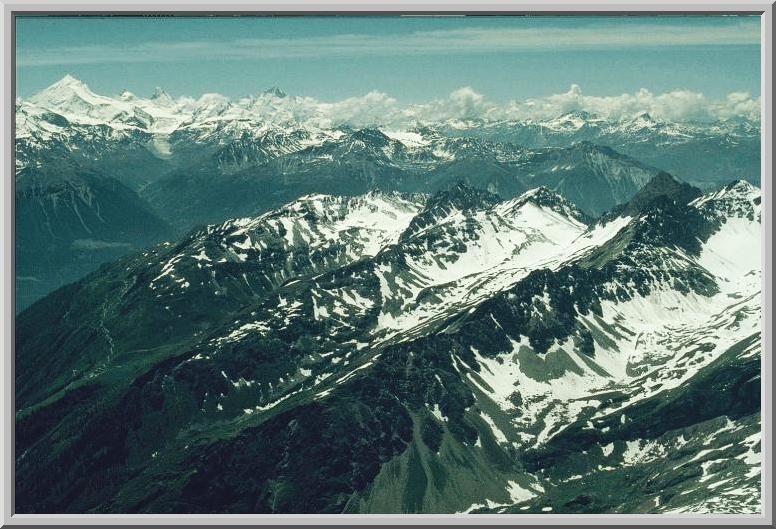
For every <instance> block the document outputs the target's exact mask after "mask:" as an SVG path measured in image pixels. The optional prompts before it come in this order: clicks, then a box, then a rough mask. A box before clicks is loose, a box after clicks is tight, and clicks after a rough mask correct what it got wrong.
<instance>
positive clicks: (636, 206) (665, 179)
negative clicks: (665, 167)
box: [621, 171, 702, 217]
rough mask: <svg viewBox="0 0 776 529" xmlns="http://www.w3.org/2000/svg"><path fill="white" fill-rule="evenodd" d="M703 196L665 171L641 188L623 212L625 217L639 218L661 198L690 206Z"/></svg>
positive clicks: (696, 189) (699, 191)
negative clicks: (694, 200) (693, 201)
mask: <svg viewBox="0 0 776 529" xmlns="http://www.w3.org/2000/svg"><path fill="white" fill-rule="evenodd" d="M701 194H702V192H701V190H700V189H698V188H696V187H693V186H691V185H690V184H687V183H685V182H680V181H679V180H677V179H676V178H674V177H673V176H671V175H670V174H669V173H667V172H665V171H661V172H659V173H658V174H657V175H655V177H654V178H652V180H650V181H649V182H647V184H646V185H645V186H644V187H643V188H641V190H640V191H639V192H638V193H636V195H635V196H634V197H633V198H632V199H631V200H630V201H629V202H628V203H627V205H625V206H624V208H623V209H622V211H621V215H623V216H632V217H635V216H638V215H639V214H640V213H642V212H643V211H645V210H646V209H648V208H649V207H650V206H651V205H652V203H653V202H654V201H655V200H657V199H660V198H667V199H670V200H672V201H674V202H676V203H678V204H682V205H684V204H688V203H690V202H691V201H692V200H693V199H695V198H697V197H699V196H700V195H701Z"/></svg>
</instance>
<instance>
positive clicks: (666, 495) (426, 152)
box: [15, 96, 762, 513]
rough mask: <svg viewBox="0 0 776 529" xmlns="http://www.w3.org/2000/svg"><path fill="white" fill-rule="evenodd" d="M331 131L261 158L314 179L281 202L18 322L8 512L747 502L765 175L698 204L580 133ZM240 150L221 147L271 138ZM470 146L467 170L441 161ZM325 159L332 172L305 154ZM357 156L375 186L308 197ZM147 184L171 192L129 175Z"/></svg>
mask: <svg viewBox="0 0 776 529" xmlns="http://www.w3.org/2000/svg"><path fill="white" fill-rule="evenodd" d="M160 97H163V96H160ZM273 97H275V96H273ZM125 99H129V96H127V97H126V98H125ZM213 107H214V108H216V105H215V104H214V105H213ZM139 108H141V109H142V108H144V107H142V106H139ZM144 111H145V112H148V113H149V114H150V115H152V116H154V114H153V113H152V112H151V111H150V110H149V109H148V108H147V107H146V109H145V110H144ZM78 112H80V113H83V114H85V115H88V116H90V119H95V120H96V119H98V118H99V119H103V118H104V115H103V114H95V113H94V112H92V111H91V110H89V109H88V108H83V107H78ZM134 115H136V114H134ZM122 119H126V120H129V119H130V118H129V117H126V118H122ZM154 119H159V120H161V119H162V118H161V117H158V118H154ZM90 126H91V125H90ZM97 126H98V127H100V126H101V125H97ZM133 127H135V128H132V129H127V130H129V131H131V132H127V134H130V135H131V136H132V137H135V136H137V137H141V136H142V134H145V132H142V130H141V127H140V126H138V125H133ZM112 130H115V129H112ZM114 133H115V132H112V131H111V132H107V131H106V134H105V135H106V137H107V136H111V135H113V134H114ZM177 133H178V132H173V133H171V138H173V139H172V141H171V143H170V144H169V145H170V148H169V150H170V152H175V150H176V147H175V145H176V142H175V140H174V137H175V134H177ZM180 133H181V134H184V132H180ZM200 133H201V131H197V132H195V131H187V132H185V134H200ZM116 134H117V133H116ZM218 134H220V132H219V133H218ZM321 134H323V135H325V136H326V139H324V140H323V141H321V142H320V143H316V144H314V145H308V146H306V147H304V148H302V149H299V150H296V151H293V150H291V151H289V152H295V155H294V156H293V157H289V158H287V159H286V158H284V157H283V155H280V154H277V151H273V152H274V153H275V154H272V156H273V157H274V158H273V160H275V161H274V162H272V163H277V164H280V163H281V162H279V160H286V161H287V162H288V163H289V164H291V163H293V162H294V160H296V161H297V162H298V163H299V165H300V166H301V169H300V168H297V167H293V168H288V173H286V174H288V175H289V176H288V178H289V180H288V182H290V183H293V185H296V186H297V188H299V189H303V190H304V192H305V193H307V194H304V195H303V196H299V197H294V198H291V199H289V200H286V201H285V202H284V203H283V204H282V205H279V206H275V205H272V204H274V202H273V200H277V201H283V200H285V197H286V196H285V195H283V194H282V192H277V191H276V189H277V188H276V187H274V186H272V187H270V186H269V185H267V182H269V180H267V181H265V187H264V191H265V194H272V193H276V192H277V193H278V194H277V196H275V197H274V198H273V199H271V200H270V199H267V202H265V204H266V206H265V208H266V211H263V212H258V213H257V214H250V215H248V216H243V217H236V218H228V219H219V220H217V221H215V222H211V223H209V224H207V225H202V226H198V227H194V228H192V229H189V231H187V232H186V233H185V234H184V235H182V236H177V235H176V236H175V237H174V238H172V239H171V241H169V242H162V243H159V244H156V245H153V246H150V247H147V248H145V249H142V250H139V251H134V252H132V253H129V254H128V255H126V256H124V257H120V258H118V259H115V260H112V261H111V262H109V263H107V264H104V265H102V266H101V267H100V268H99V269H98V270H95V271H93V272H92V273H90V274H89V275H87V276H86V277H84V278H82V279H80V280H78V281H76V282H74V283H71V284H68V285H66V286H64V287H62V288H60V289H58V290H56V291H54V292H52V293H50V294H49V295H47V296H46V297H44V298H43V299H42V300H40V301H38V302H36V303H34V304H32V305H31V306H29V307H28V308H27V309H26V310H24V311H22V312H21V313H20V314H19V315H18V316H17V326H16V374H15V377H16V379H15V388H16V391H15V395H16V405H17V416H16V436H15V442H16V446H15V454H16V475H17V477H20V478H21V479H20V480H18V482H17V483H18V484H17V490H16V511H17V512H24V513H36V512H37V513H41V512H47V513H54V512H56V513H66V512H80V513H83V512H88V513H181V512H187V513H273V512H274V513H394V512H399V513H454V512H478V513H483V512H489V513H618V512H619V513H708V512H713V513H755V512H760V511H761V488H760V479H761V474H760V466H761V447H760V442H761V441H760V440H761V434H760V384H761V378H760V354H761V342H760V340H761V304H762V302H761V265H760V237H761V198H760V191H759V189H757V188H756V187H755V186H753V185H752V184H751V183H749V182H746V181H743V180H736V181H733V182H731V183H728V184H726V185H724V186H721V187H718V188H716V189H714V190H712V191H706V192H704V191H703V190H701V189H698V188H697V187H694V186H692V185H690V184H688V183H684V182H682V181H679V180H677V179H676V178H674V177H673V176H671V175H670V174H668V173H666V172H663V171H660V170H657V169H651V168H650V167H649V166H646V165H642V164H640V163H639V162H635V161H634V160H632V159H630V158H628V157H627V156H624V155H621V154H618V153H616V152H615V151H612V150H611V149H610V148H607V147H601V146H597V145H594V144H591V143H578V144H574V145H572V146H569V147H542V148H528V149H526V148H523V147H518V146H514V145H512V144H510V143H505V142H494V141H493V140H491V139H481V138H475V139H472V138H467V139H461V138H453V137H448V136H445V135H442V134H440V136H434V135H433V134H436V133H433V134H432V133H429V132H424V133H417V134H418V136H415V134H416V133H405V134H408V135H406V136H403V137H401V138H400V139H397V138H396V137H395V135H394V137H393V138H392V137H391V136H390V135H389V134H387V133H385V132H384V131H380V130H378V129H360V130H352V131H344V130H343V131H340V132H339V133H335V132H332V131H325V132H321ZM289 135H290V136H293V134H291V133H288V134H287V135H286V136H284V138H285V139H284V140H283V141H282V142H281V141H276V142H273V143H272V145H273V146H274V147H272V148H277V146H278V145H281V144H282V145H286V146H289V145H292V144H293V141H292V140H291V139H288V138H289ZM190 137H191V136H190ZM429 137H433V138H434V139H433V140H427V138H429ZM100 141H102V140H100ZM132 141H135V140H132ZM132 141H130V143H131V142H132ZM165 141H166V140H165ZM294 141H311V140H309V139H306V140H300V139H298V138H297V139H296V140H294ZM425 141H430V143H429V144H428V145H426V144H425V143H423V142H425ZM187 142H189V143H190V144H191V141H190V140H187ZM234 143H235V142H232V143H229V144H228V145H226V147H228V149H227V150H228V152H229V153H230V154H229V155H228V156H227V155H224V156H221V157H219V156H216V155H213V153H215V152H220V153H222V154H223V153H224V149H222V150H218V149H215V148H214V150H213V151H212V152H211V153H210V154H208V157H209V159H210V160H221V161H222V162H224V163H225V165H224V167H226V166H229V167H234V164H236V163H237V162H238V161H239V162H240V163H239V164H237V165H240V164H242V163H248V165H249V166H250V167H255V166H254V165H252V164H253V162H245V161H246V160H247V159H249V158H250V156H253V155H255V156H257V157H266V156H267V152H269V151H270V150H271V149H270V147H263V146H261V143H260V142H258V143H257V142H256V141H245V142H244V143H242V144H241V143H239V142H238V143H237V145H235V144H234ZM165 145H166V144H165ZM210 145H213V146H214V145H215V143H212V144H210ZM288 148H289V149H291V147H288ZM295 148H296V147H294V149H295ZM165 149H166V147H165ZM190 149H191V151H195V150H197V149H195V148H194V147H191V148H190ZM440 149H441V150H440ZM146 150H147V149H146ZM248 151H250V152H251V153H253V154H251V155H249V154H248ZM472 151H473V152H475V153H476V155H475V156H474V157H473V158H471V165H469V166H468V167H469V170H468V171H467V172H466V175H467V176H468V178H466V179H463V181H457V180H456V181H453V178H456V177H457V176H458V175H457V174H456V173H455V171H452V170H450V172H445V169H446V168H448V169H449V168H450V167H451V166H450V165H444V164H442V163H441V162H439V160H440V159H442V158H444V157H448V158H449V157H453V158H454V160H460V159H466V155H465V154H463V153H469V152H472ZM105 152H108V151H105ZM137 152H138V153H140V152H141V151H137ZM343 152H346V153H347V155H345V154H342V153H343ZM435 152H436V154H435ZM237 153H240V154H237ZM138 156H140V154H138ZM142 156H145V154H142ZM328 156H331V160H335V161H338V162H339V167H340V168H343V171H342V172H340V173H335V172H333V171H332V172H331V173H326V171H325V170H324V169H322V170H321V172H320V173H318V172H315V171H313V170H312V169H311V167H312V166H311V165H310V164H312V163H313V162H312V160H314V159H318V160H323V161H322V162H320V163H321V164H322V165H320V166H319V167H324V168H325V167H326V166H327V165H326V164H328V163H329V162H330V161H331V160H330V159H329V158H328ZM74 159H75V158H74ZM171 159H174V156H173V157H172V158H171ZM485 160H491V161H493V164H494V167H499V168H510V169H509V170H508V171H506V172H505V173H504V179H503V180H499V179H498V175H499V174H501V173H498V172H496V171H494V172H493V173H490V175H488V176H484V175H485V174H486V172H485V171H484V170H483V171H476V170H475V169H476V168H479V167H486V166H487V163H486V161H485ZM227 162H228V163H227ZM154 163H155V162H154ZM165 163H166V162H165ZM170 163H182V161H180V160H179V161H178V162H170ZM348 163H350V164H351V166H350V167H353V168H355V167H358V168H361V169H362V170H363V171H364V172H362V173H360V175H361V176H363V175H364V174H372V175H374V177H375V178H374V179H372V180H367V181H365V182H364V183H363V187H360V186H358V185H355V183H356V182H361V181H360V180H358V179H357V178H356V177H355V176H353V175H355V174H356V173H355V172H354V173H351V176H350V177H349V178H350V180H348V179H345V180H341V181H338V182H337V183H336V184H334V183H330V184H329V185H331V186H332V188H333V189H335V190H336V189H338V186H341V187H342V189H345V191H344V192H338V193H324V192H322V191H312V190H308V189H306V188H305V187H304V186H303V185H302V184H301V182H303V181H304V177H303V176H301V175H308V179H310V178H312V177H313V175H315V174H321V175H323V176H322V178H326V177H327V175H330V178H331V179H332V182H333V181H334V177H335V175H336V174H342V173H344V168H346V167H348V165H347V164H348ZM448 163H449V162H448ZM564 164H565V165H564ZM569 164H571V165H572V166H575V167H581V166H583V165H584V164H588V165H585V166H586V167H592V166H593V165H595V164H598V165H597V167H599V168H600V170H599V172H597V173H595V172H591V173H584V172H581V170H580V169H577V170H572V169H571V168H569V169H562V168H563V167H565V166H566V165H569ZM575 164H576V165H575ZM90 167H92V168H93V167H95V166H90ZM367 167H368V168H369V171H372V170H375V171H376V170H377V169H376V168H378V167H380V168H388V169H386V171H387V172H381V173H379V176H378V175H377V174H376V173H366V169H365V168H367ZM398 167H400V168H402V171H398V170H397V169H396V168H398ZM411 167H424V168H426V169H424V171H425V174H427V175H429V176H428V182H429V183H427V184H426V185H427V186H428V187H424V186H420V185H416V183H417V182H418V181H417V180H413V176H414V175H415V174H416V173H413V172H412V171H411V170H410V169H408V168H411ZM556 167H557V168H556ZM554 168H555V169H554ZM626 168H627V169H626ZM28 169H29V165H28V166H26V167H24V168H22V169H20V174H21V172H23V171H24V170H28ZM95 170H96V169H95ZM243 171H245V169H239V170H236V171H235V172H229V171H223V172H221V173H218V176H217V177H216V176H215V175H214V176H213V178H214V179H216V180H218V181H219V182H221V181H222V180H220V179H221V178H223V177H224V175H242V176H239V177H236V178H235V179H234V180H231V181H238V180H239V181H245V179H247V176H248V174H250V173H244V172H243ZM305 171H307V172H305ZM510 171H511V172H510ZM563 171H568V172H567V173H564V174H565V176H563V177H561V178H559V179H558V180H553V179H552V175H553V174H556V173H558V172H563ZM591 171H593V170H592V169H591ZM171 174H172V173H171ZM184 174H185V171H184V172H180V173H176V176H174V177H173V176H171V177H170V179H168V180H166V181H167V182H170V181H172V180H174V179H175V178H182V177H183V175H184ZM417 174H418V175H419V174H420V172H418V173H417ZM292 175H296V176H297V177H298V178H299V180H297V181H294V180H293V176H292ZM510 175H511V176H510ZM516 175H519V178H517V177H516ZM575 175H584V178H585V181H586V182H587V181H589V182H596V180H595V178H596V176H595V175H599V176H600V178H601V180H600V185H601V186H602V188H601V189H603V190H606V192H608V193H611V195H610V197H611V198H609V199H608V201H606V200H603V201H601V202H595V201H594V199H593V198H591V195H598V194H599V189H598V188H597V187H594V186H593V184H591V186H593V187H591V188H586V187H584V186H580V185H578V184H576V186H575V185H572V184H573V182H569V180H572V177H573V176H575ZM205 176H206V172H204V171H203V173H202V174H201V178H202V179H204V178H205ZM389 176H390V178H389ZM580 178H582V176H580ZM68 180H70V179H69V178H68ZM133 181H134V185H135V187H134V189H136V190H137V191H136V193H137V195H138V196H141V197H142V196H144V195H143V193H141V192H140V190H141V189H142V190H143V192H145V190H149V189H156V190H159V189H160V188H161V186H160V185H159V182H157V181H151V182H148V183H147V185H145V184H143V185H145V187H143V185H139V182H140V179H139V176H138V175H129V174H127V173H124V174H122V175H117V176H116V182H122V185H123V186H125V187H123V188H122V189H133V187H132V185H131V184H132V182H133ZM201 181H202V180H199V181H198V182H201ZM387 181H390V182H394V183H393V184H392V185H386V186H384V185H382V184H383V183H384V182H387ZM101 182H102V181H101ZM396 182H398V183H396ZM375 183H379V184H381V185H380V187H381V190H376V189H372V188H371V187H374V186H373V184H375ZM491 183H492V184H494V185H492V186H491V185H488V184H491ZM297 184H298V185H297ZM117 185H118V184H117ZM198 185H199V184H198ZM290 185H291V184H290ZM278 186H280V188H281V189H282V183H278ZM369 186H371V187H370V188H369V190H368V191H364V190H365V189H367V187H369ZM628 186H631V187H628ZM558 188H561V189H562V191H559V189H558ZM178 189H180V188H178ZM308 191H309V192H308ZM494 191H498V193H495V192H494ZM575 191H578V192H579V193H580V194H581V195H584V196H586V197H587V199H586V200H580V201H579V202H581V203H577V202H575V201H574V200H573V199H571V198H570V197H573V196H574V194H573V193H574V192H575ZM17 192H18V182H17ZM157 192H158V193H159V194H154V193H157ZM585 192H587V194H585ZM154 193H151V192H150V191H149V194H148V195H145V196H148V197H150V198H149V202H150V203H152V204H160V203H161V201H162V198H161V197H162V196H163V195H164V193H161V192H160V191H155V192H154ZM209 193H210V191H207V192H204V195H205V197H207V198H212V199H213V202H217V199H218V197H211V196H209ZM502 193H503V196H502ZM601 193H602V194H603V191H601ZM256 196H258V195H256ZM615 197H616V198H615ZM17 198H18V195H17ZM598 198H599V197H596V199H598ZM604 198H606V197H604ZM38 200H40V199H38ZM78 200H79V201H78V202H73V203H78V204H79V205H80V204H81V203H82V202H83V203H87V202H88V201H87V200H85V199H83V198H79V199H78ZM92 202H94V201H92ZM130 203H131V201H130ZM101 204H103V203H102V202H101ZM607 204H608V207H607ZM157 208H158V206H157ZM41 209H43V208H41ZM78 211H79V212H80V211H81V210H80V209H79V210H78ZM176 211H178V212H181V211H182V212H186V211H188V210H187V209H186V208H185V207H183V205H181V206H179V207H178V209H177V210H176ZM226 213H228V209H224V210H223V211H221V214H226ZM135 214H137V215H145V218H147V220H148V222H149V223H152V224H151V225H153V226H155V227H158V229H160V230H162V229H163V228H164V226H165V224H163V223H165V222H166V223H169V222H170V221H169V218H165V217H164V216H163V215H162V216H161V219H162V220H161V222H157V221H156V220H152V219H155V217H153V216H152V215H150V214H149V213H148V210H146V209H144V208H141V207H140V206H138V213H133V215H135ZM209 214H211V213H208V215H209ZM212 215H213V216H214V217H217V216H218V215H217V214H216V213H215V212H212ZM76 217H77V215H76ZM103 218H104V217H103ZM87 225H88V224H87ZM39 231H41V232H42V231H43V230H42V229H41V230H39ZM159 236H162V234H161V233H160V234H159ZM95 240H96V239H95Z"/></svg>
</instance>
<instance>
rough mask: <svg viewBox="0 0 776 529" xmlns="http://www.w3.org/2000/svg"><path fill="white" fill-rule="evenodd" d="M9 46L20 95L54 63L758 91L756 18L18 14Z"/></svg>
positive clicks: (388, 85)
mask: <svg viewBox="0 0 776 529" xmlns="http://www.w3.org/2000/svg"><path fill="white" fill-rule="evenodd" d="M16 46H17V55H16V69H17V76H16V89H17V95H18V96H21V97H27V96H29V95H32V94H34V93H35V92H38V91H40V90H42V89H43V88H45V87H47V86H49V85H51V84H52V83H54V82H56V81H57V80H58V79H60V78H62V77H63V76H64V75H65V74H70V75H72V76H74V77H76V78H78V79H81V80H83V81H84V82H86V83H87V84H88V85H89V86H90V87H91V88H92V90H94V91H95V92H98V93H102V94H106V95H112V94H118V93H119V92H121V91H122V90H123V89H127V90H130V91H132V92H134V93H136V94H138V95H141V96H142V95H148V94H150V93H151V92H152V91H153V89H154V88H155V87H157V86H159V87H163V88H164V89H165V90H166V91H167V92H168V93H170V94H171V95H173V96H174V97H177V96H193V97H198V96H200V95H201V94H203V93H211V92H217V93H220V94H223V95H226V96H229V97H241V96H246V95H250V94H255V93H258V92H261V91H263V90H265V89H267V88H269V87H272V86H277V87H280V88H281V89H283V90H284V91H286V92H287V93H289V94H293V95H302V96H310V97H313V98H316V99H319V100H322V101H339V100H342V99H345V98H349V97H356V96H363V95H364V94H367V93H369V92H371V91H379V92H382V93H385V94H388V95H390V97H392V98H395V99H396V100H398V101H400V102H402V103H407V104H411V103H416V102H422V101H428V100H431V99H434V98H442V97H447V96H448V95H449V94H450V93H451V92H454V91H455V90H457V89H459V88H461V87H470V88H471V89H473V90H474V91H476V92H477V93H482V94H485V95H486V96H487V97H488V98H489V99H491V100H493V101H500V102H506V101H510V100H515V99H526V98H532V97H541V96H545V95H547V94H561V93H566V92H568V91H569V87H570V86H572V85H578V86H579V87H581V90H583V91H584V93H585V94H594V95H596V96H617V95H620V94H624V93H629V94H630V93H636V92H638V91H639V90H640V89H643V88H645V89H647V90H649V91H651V92H653V93H656V94H660V93H664V92H670V91H675V90H686V91H691V92H697V93H702V94H703V95H704V96H707V97H709V98H713V99H724V98H725V97H726V95H727V94H730V93H731V92H737V93H740V92H749V93H750V94H751V95H752V96H753V97H757V96H759V95H760V19H759V17H756V16H749V17H742V16H680V17H677V16H628V17H624V16H613V17H571V16H566V17H562V16H552V17H549V16H530V17H526V16H520V17H503V16H499V17H491V16H489V17H398V16H390V17H344V16H341V17H310V16H308V17H218V18H215V17H197V18H193V17H157V18H149V17H19V18H17V19H16Z"/></svg>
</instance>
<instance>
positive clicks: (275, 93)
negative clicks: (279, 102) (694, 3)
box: [264, 86, 288, 99]
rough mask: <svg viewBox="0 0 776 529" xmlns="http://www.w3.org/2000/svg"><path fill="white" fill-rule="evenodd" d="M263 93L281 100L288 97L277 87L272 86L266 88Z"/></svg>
mask: <svg viewBox="0 0 776 529" xmlns="http://www.w3.org/2000/svg"><path fill="white" fill-rule="evenodd" d="M264 93H265V94H267V95H271V96H275V97H277V98H281V99H282V98H284V97H287V96H288V94H286V93H285V92H284V91H283V90H281V89H280V88H278V87H277V86H272V87H270V88H267V89H266V90H264Z"/></svg>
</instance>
